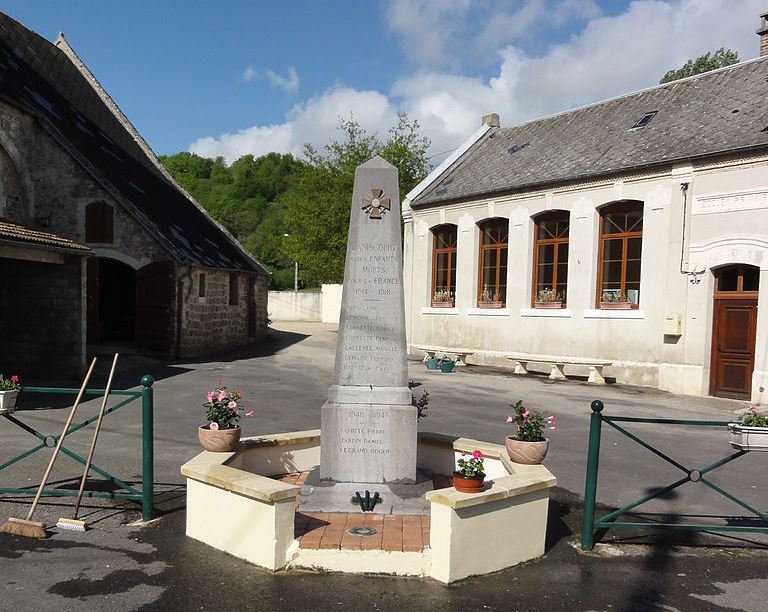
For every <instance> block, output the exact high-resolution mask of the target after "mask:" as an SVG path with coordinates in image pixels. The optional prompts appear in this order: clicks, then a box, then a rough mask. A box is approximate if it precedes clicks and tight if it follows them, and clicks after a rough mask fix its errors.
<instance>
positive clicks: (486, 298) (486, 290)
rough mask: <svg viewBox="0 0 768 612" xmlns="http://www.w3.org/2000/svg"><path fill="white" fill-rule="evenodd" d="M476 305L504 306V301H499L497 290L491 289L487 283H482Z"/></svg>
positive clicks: (485, 306)
mask: <svg viewBox="0 0 768 612" xmlns="http://www.w3.org/2000/svg"><path fill="white" fill-rule="evenodd" d="M478 306H479V307H480V308H504V302H502V301H501V298H500V297H499V292H498V291H496V290H494V289H491V288H490V287H488V285H483V290H482V291H481V292H480V301H479V302H478Z"/></svg>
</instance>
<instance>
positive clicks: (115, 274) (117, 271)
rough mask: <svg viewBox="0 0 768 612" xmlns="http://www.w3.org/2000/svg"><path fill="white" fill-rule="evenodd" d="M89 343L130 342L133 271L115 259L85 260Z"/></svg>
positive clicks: (133, 314)
mask: <svg viewBox="0 0 768 612" xmlns="http://www.w3.org/2000/svg"><path fill="white" fill-rule="evenodd" d="M87 283H88V342H133V340H134V339H135V337H136V272H135V270H134V269H133V268H131V267H130V266H128V265H126V264H124V263H123V262H121V261H117V260H116V259H108V258H104V257H93V258H91V259H89V260H88V279H87Z"/></svg>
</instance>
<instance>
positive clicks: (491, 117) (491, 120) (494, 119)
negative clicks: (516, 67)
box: [480, 13, 768, 128]
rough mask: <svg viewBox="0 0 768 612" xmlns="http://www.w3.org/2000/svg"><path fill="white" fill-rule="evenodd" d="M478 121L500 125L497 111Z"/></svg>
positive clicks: (493, 125) (492, 125)
mask: <svg viewBox="0 0 768 612" xmlns="http://www.w3.org/2000/svg"><path fill="white" fill-rule="evenodd" d="M766 15H768V13H766ZM764 17H765V15H764ZM766 32H768V30H766ZM766 38H768V37H765V36H764V37H763V44H764V45H765V44H766V42H765V39H766ZM480 123H481V124H485V125H489V126H491V127H492V128H497V127H499V126H500V125H501V124H500V123H499V114H498V113H490V114H488V115H483V120H482V121H481V122H480Z"/></svg>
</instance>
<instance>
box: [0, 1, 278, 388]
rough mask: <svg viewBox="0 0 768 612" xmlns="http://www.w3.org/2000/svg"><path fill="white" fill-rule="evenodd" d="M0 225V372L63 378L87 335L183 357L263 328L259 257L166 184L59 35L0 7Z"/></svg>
mask: <svg viewBox="0 0 768 612" xmlns="http://www.w3.org/2000/svg"><path fill="white" fill-rule="evenodd" d="M0 220H2V221H3V225H2V227H0V274H1V275H2V277H3V279H4V282H3V283H2V288H0V329H3V330H4V332H7V331H10V330H13V331H14V332H15V333H14V334H12V335H13V340H12V341H10V340H9V335H8V334H7V333H4V335H3V351H2V352H0V372H2V371H10V370H14V371H22V370H24V371H26V372H28V373H29V374H30V375H32V376H37V375H40V376H55V375H62V376H65V375H71V374H72V373H76V372H79V371H81V370H82V367H83V364H84V359H85V353H86V350H85V343H86V341H87V342H94V343H102V342H109V343H111V342H121V343H123V342H132V343H135V344H136V345H137V346H138V347H141V348H143V349H148V350H152V351H157V352H159V353H163V354H166V355H176V356H181V357H187V356H194V355H199V354H202V353H205V352H209V351H214V350H218V349H222V348H228V347H233V346H239V345H244V344H247V343H249V342H253V341H254V339H256V338H258V337H260V336H262V335H263V334H264V333H265V331H266V326H267V303H266V302H267V273H266V272H265V271H264V270H263V269H262V267H261V266H260V265H259V264H258V262H256V261H255V260H254V259H253V257H252V256H251V255H250V254H249V253H248V252H247V251H245V250H244V249H243V247H242V246H241V245H240V244H239V243H238V242H237V241H236V240H235V239H234V238H233V237H232V236H231V235H230V234H229V233H228V232H227V231H226V230H225V229H224V228H223V227H222V226H221V225H219V224H218V223H217V222H216V221H214V220H213V219H212V218H211V217H210V216H209V215H208V214H207V213H206V212H205V211H204V210H203V208H202V207H201V206H200V205H199V204H198V203H197V202H196V201H195V200H194V199H193V198H192V197H191V196H190V195H189V194H188V193H186V192H185V191H184V190H183V189H182V188H181V187H180V186H179V185H178V184H177V183H176V182H175V181H174V180H173V178H172V177H171V176H170V175H169V174H168V172H167V171H166V170H165V168H164V167H163V166H162V164H161V163H160V162H159V160H158V159H157V157H156V156H155V155H154V153H153V152H152V150H151V149H150V148H149V146H148V145H147V144H146V142H145V141H144V140H143V139H142V138H141V136H140V135H139V134H138V133H137V131H136V130H135V128H134V127H133V126H132V125H131V123H130V122H129V121H128V119H127V118H126V117H125V116H124V115H123V113H122V112H121V111H120V109H119V108H118V107H117V105H116V104H115V103H114V101H113V100H112V99H111V98H110V97H109V95H108V94H107V93H106V92H105V91H104V89H103V88H102V87H101V85H100V84H99V83H98V81H97V80H96V79H95V77H94V76H93V75H92V74H91V73H90V71H89V70H88V68H87V67H86V66H85V65H84V64H83V62H82V61H81V60H80V58H78V56H77V55H76V54H75V52H74V51H73V50H72V48H71V47H70V46H69V45H68V44H67V41H66V40H65V39H64V37H63V36H62V35H59V37H58V38H57V40H56V42H55V43H53V44H52V43H50V42H48V41H47V40H45V39H43V38H41V37H40V36H38V35H37V34H35V33H34V32H31V31H30V30H28V29H27V28H25V27H24V26H22V25H21V24H20V23H18V22H16V21H14V20H13V19H11V18H10V17H8V16H6V15H3V14H0ZM3 228H4V229H3ZM19 244H21V245H22V246H23V250H24V253H25V255H26V256H25V258H23V259H19V258H18V257H14V255H13V254H14V253H15V254H16V256H18V254H19V249H21V247H20V246H19ZM12 247H13V248H12ZM53 252H55V253H56V257H53V256H52V255H51V256H48V255H47V254H50V253H53ZM41 253H43V254H46V255H45V256H43V255H41ZM85 255H87V257H84V256H85ZM51 259H55V260H56V261H55V262H52V261H48V260H51ZM21 262H23V263H21ZM9 278H11V279H14V280H15V284H14V285H12V287H13V288H10V287H11V285H10V284H9V282H7V281H8V279H9ZM35 287H38V288H40V287H42V288H43V289H44V290H43V291H41V292H37V293H35V291H37V290H36V289H34V288H35ZM30 293H31V294H32V295H28V294H30ZM33 296H35V297H34V298H33ZM22 297H23V298H24V299H22ZM54 304H55V308H52V307H51V306H52V305H54ZM63 343H65V344H66V347H67V350H66V351H64V352H62V350H61V348H62V347H61V346H59V345H62V344H63ZM55 346H59V348H54V347H55Z"/></svg>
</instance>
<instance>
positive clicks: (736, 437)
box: [728, 423, 768, 451]
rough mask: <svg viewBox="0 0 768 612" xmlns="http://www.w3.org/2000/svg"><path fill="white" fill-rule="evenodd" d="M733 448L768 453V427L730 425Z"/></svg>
mask: <svg viewBox="0 0 768 612" xmlns="http://www.w3.org/2000/svg"><path fill="white" fill-rule="evenodd" d="M728 430H729V431H730V432H731V446H733V448H738V449H739V450H745V451H768V427H749V426H747V425H742V424H741V423H728Z"/></svg>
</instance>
